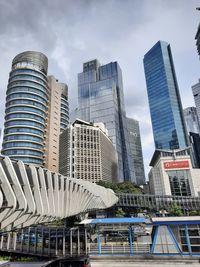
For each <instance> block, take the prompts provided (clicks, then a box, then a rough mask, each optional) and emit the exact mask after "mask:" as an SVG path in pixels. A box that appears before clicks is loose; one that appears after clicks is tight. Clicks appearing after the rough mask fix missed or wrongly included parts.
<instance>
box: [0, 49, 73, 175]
mask: <svg viewBox="0 0 200 267" xmlns="http://www.w3.org/2000/svg"><path fill="white" fill-rule="evenodd" d="M47 69H48V59H47V57H46V56H45V55H44V54H42V53H40V52H35V51H26V52H23V53H20V54H18V55H17V56H16V57H15V58H14V59H13V62H12V70H11V72H10V76H9V80H8V87H7V92H6V109H5V124H4V126H5V129H4V137H3V144H2V150H1V153H2V154H3V155H6V156H9V157H10V158H12V159H16V160H22V161H23V162H25V163H32V164H37V165H41V166H44V167H45V168H47V169H49V170H51V171H55V172H58V167H59V166H58V160H59V155H58V154H59V135H60V132H61V131H62V130H63V129H65V128H66V127H67V126H68V120H69V110H68V88H67V85H66V84H64V83H59V82H58V80H57V79H55V77H54V76H47Z"/></svg>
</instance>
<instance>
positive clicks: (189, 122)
mask: <svg viewBox="0 0 200 267" xmlns="http://www.w3.org/2000/svg"><path fill="white" fill-rule="evenodd" d="M183 113H184V118H185V122H186V128H187V132H188V133H189V132H192V133H197V134H199V133H200V124H199V118H198V116H197V110H196V108H195V107H188V108H185V109H184V110H183Z"/></svg>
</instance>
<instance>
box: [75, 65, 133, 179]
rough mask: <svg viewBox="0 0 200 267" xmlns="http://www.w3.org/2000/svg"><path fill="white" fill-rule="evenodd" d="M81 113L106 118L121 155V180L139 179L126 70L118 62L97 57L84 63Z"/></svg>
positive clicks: (100, 119)
mask: <svg viewBox="0 0 200 267" xmlns="http://www.w3.org/2000/svg"><path fill="white" fill-rule="evenodd" d="M78 105H79V106H78V111H77V112H78V115H79V116H80V119H82V120H84V121H88V122H103V123H104V124H105V126H106V128H107V129H108V136H109V138H110V139H111V140H112V142H113V144H114V146H115V148H116V151H117V158H118V181H121V182H122V181H132V182H136V177H135V169H134V166H133V162H132V160H131V150H130V144H129V140H128V130H127V122H126V114H125V107H124V93H123V83H122V72H121V69H120V67H119V64H118V63H117V62H111V63H109V64H106V65H103V66H100V63H99V62H98V61H97V60H93V61H90V62H86V63H84V64H83V72H82V73H79V74H78Z"/></svg>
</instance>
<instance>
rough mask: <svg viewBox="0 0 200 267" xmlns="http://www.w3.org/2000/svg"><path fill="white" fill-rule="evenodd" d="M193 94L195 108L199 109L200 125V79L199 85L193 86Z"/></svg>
mask: <svg viewBox="0 0 200 267" xmlns="http://www.w3.org/2000/svg"><path fill="white" fill-rule="evenodd" d="M192 93H193V97H194V102H195V106H196V109H197V116H198V118H199V123H200V79H199V81H198V83H196V84H194V85H193V86H192Z"/></svg>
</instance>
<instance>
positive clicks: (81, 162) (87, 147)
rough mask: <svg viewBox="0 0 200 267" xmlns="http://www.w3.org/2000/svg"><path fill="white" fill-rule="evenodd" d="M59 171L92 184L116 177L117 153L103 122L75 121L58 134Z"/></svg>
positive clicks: (112, 179)
mask: <svg viewBox="0 0 200 267" xmlns="http://www.w3.org/2000/svg"><path fill="white" fill-rule="evenodd" d="M59 172H60V173H61V174H63V175H65V176H68V177H73V178H76V179H83V180H87V181H90V182H93V183H96V182H99V181H107V182H113V181H115V179H116V178H117V154H116V150H115V148H114V145H113V144H112V141H111V140H110V139H109V137H108V135H107V129H106V128H105V126H104V124H103V123H88V122H85V121H82V120H76V121H75V122H74V123H73V124H72V125H70V126H69V127H68V128H67V129H65V130H64V131H63V132H62V133H61V135H60V163H59Z"/></svg>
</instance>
